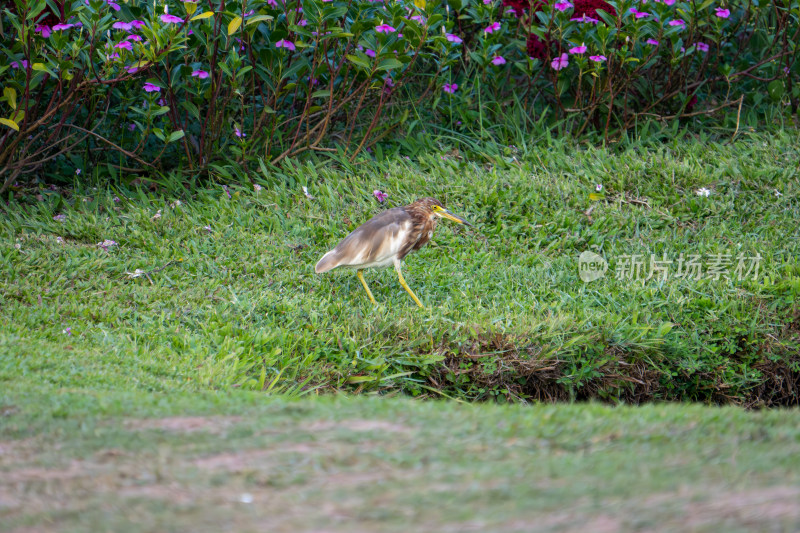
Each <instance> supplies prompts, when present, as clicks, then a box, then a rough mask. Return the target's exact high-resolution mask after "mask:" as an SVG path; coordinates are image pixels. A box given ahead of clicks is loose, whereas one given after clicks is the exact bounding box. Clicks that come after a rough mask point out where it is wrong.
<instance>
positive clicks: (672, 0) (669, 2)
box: [656, 0, 675, 6]
mask: <svg viewBox="0 0 800 533" xmlns="http://www.w3.org/2000/svg"><path fill="white" fill-rule="evenodd" d="M661 1H662V2H664V5H666V6H671V5H672V4H674V3H675V0H661ZM656 2H658V0H656Z"/></svg>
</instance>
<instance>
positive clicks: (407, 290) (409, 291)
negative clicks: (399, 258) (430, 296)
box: [395, 264, 425, 309]
mask: <svg viewBox="0 0 800 533" xmlns="http://www.w3.org/2000/svg"><path fill="white" fill-rule="evenodd" d="M395 270H397V276H398V277H399V278H400V285H402V286H403V288H404V289H405V290H406V292H408V294H410V295H411V297H412V298H414V301H415V302H417V305H418V306H420V307H422V308H423V309H424V308H425V306H424V305H422V302H420V301H419V298H417V295H416V294H414V291H412V290H411V287H409V286H408V283H406V280H405V278H403V273H402V272H400V265H399V264H398V265H395Z"/></svg>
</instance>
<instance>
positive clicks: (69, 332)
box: [61, 328, 72, 337]
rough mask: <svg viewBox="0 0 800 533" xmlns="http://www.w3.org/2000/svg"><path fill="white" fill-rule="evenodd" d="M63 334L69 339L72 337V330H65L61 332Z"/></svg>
mask: <svg viewBox="0 0 800 533" xmlns="http://www.w3.org/2000/svg"><path fill="white" fill-rule="evenodd" d="M61 333H63V334H64V335H66V336H67V337H69V336H70V335H72V328H66V329H63V330H61Z"/></svg>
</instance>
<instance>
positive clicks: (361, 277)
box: [356, 270, 378, 305]
mask: <svg viewBox="0 0 800 533" xmlns="http://www.w3.org/2000/svg"><path fill="white" fill-rule="evenodd" d="M362 272H363V270H357V271H356V276H358V279H359V280H360V281H361V284H362V285H363V286H364V290H365V291H367V296H369V301H370V302H372V303H373V304H374V305H378V302H376V301H375V297H373V296H372V291H371V290H369V287H367V282H366V281H364V274H363V273H362Z"/></svg>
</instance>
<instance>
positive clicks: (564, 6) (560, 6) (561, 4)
mask: <svg viewBox="0 0 800 533" xmlns="http://www.w3.org/2000/svg"><path fill="white" fill-rule="evenodd" d="M553 7H554V8H556V9H557V10H559V11H562V12H563V11H566V10H567V9H571V8H572V4H570V3H569V2H556V3H555V4H553Z"/></svg>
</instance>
